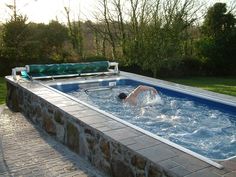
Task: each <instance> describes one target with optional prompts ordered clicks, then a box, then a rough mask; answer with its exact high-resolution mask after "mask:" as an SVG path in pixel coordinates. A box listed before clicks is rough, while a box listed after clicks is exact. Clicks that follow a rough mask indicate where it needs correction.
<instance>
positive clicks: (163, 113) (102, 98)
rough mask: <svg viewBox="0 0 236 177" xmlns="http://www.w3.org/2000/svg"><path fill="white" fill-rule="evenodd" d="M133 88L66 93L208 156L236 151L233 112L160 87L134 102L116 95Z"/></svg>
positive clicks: (221, 157)
mask: <svg viewBox="0 0 236 177" xmlns="http://www.w3.org/2000/svg"><path fill="white" fill-rule="evenodd" d="M134 88H135V87H134V86H132V85H123V86H116V87H114V88H112V89H95V90H91V89H90V90H89V89H88V90H85V89H78V90H71V91H69V92H67V94H69V95H71V96H73V97H76V98H78V99H79V100H81V101H84V102H86V103H88V104H91V105H93V106H95V107H97V108H99V109H101V110H104V111H106V112H108V113H110V114H112V115H114V116H116V117H119V118H120V119H123V120H125V121H127V122H129V123H131V124H134V125H136V126H138V127H140V128H142V129H144V130H147V131H149V132H151V133H153V134H156V135H158V136H161V137H163V138H166V139H168V140H170V141H172V142H174V143H176V144H179V145H181V146H183V147H185V148H187V149H190V150H192V151H194V152H196V153H199V154H201V155H203V156H206V157H208V158H211V159H227V158H229V157H232V156H235V155H236V115H235V114H231V113H230V112H224V111H221V110H219V109H214V108H211V107H209V106H208V105H207V104H203V103H200V102H197V101H193V100H192V99H190V98H187V97H186V98H180V97H175V96H170V95H167V94H165V93H163V92H161V91H159V96H157V97H150V94H149V93H144V94H141V96H140V98H139V102H138V105H137V106H132V105H129V104H128V103H124V102H122V101H120V100H119V99H118V98H117V96H118V94H119V93H121V92H125V93H130V92H131V91H132V90H133V89H134Z"/></svg>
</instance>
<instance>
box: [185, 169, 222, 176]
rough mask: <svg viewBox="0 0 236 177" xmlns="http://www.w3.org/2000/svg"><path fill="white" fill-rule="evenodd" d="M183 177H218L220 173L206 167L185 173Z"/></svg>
mask: <svg viewBox="0 0 236 177" xmlns="http://www.w3.org/2000/svg"><path fill="white" fill-rule="evenodd" d="M185 177H220V175H217V174H214V173H211V172H210V171H209V170H208V169H203V170H200V171H197V172H194V173H191V174H189V175H186V176H185Z"/></svg>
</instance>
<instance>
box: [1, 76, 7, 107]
mask: <svg viewBox="0 0 236 177" xmlns="http://www.w3.org/2000/svg"><path fill="white" fill-rule="evenodd" d="M6 94H7V90H6V82H5V80H4V78H3V77H0V104H4V103H5V98H6Z"/></svg>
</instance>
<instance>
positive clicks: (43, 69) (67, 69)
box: [27, 61, 109, 77]
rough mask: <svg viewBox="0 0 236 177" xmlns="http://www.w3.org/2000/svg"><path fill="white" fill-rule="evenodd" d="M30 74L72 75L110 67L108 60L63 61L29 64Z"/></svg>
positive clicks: (99, 70) (39, 75)
mask: <svg viewBox="0 0 236 177" xmlns="http://www.w3.org/2000/svg"><path fill="white" fill-rule="evenodd" d="M27 67H28V71H27V72H28V74H29V75H30V76H33V77H42V76H56V75H71V74H78V75H79V74H82V73H96V72H106V71H108V68H109V62H108V61H99V62H89V63H63V64H45V65H41V64H40V65H38V64H33V65H27Z"/></svg>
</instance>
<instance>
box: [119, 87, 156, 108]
mask: <svg viewBox="0 0 236 177" xmlns="http://www.w3.org/2000/svg"><path fill="white" fill-rule="evenodd" d="M144 91H151V93H152V94H153V95H155V94H157V90H156V89H155V88H153V87H149V86H145V85H140V86H138V87H137V88H136V89H134V91H132V92H131V93H130V94H129V95H127V94H125V93H120V94H119V95H118V97H119V98H120V99H121V100H123V101H125V102H128V103H129V104H131V105H137V97H138V95H139V94H140V93H141V92H144Z"/></svg>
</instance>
